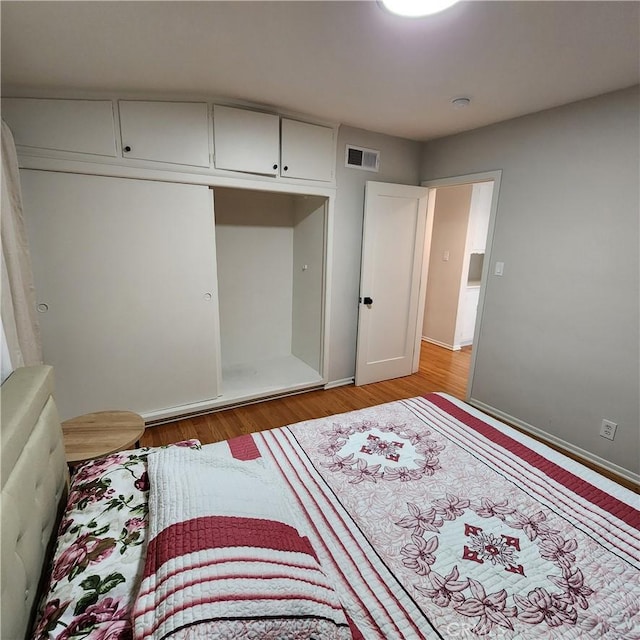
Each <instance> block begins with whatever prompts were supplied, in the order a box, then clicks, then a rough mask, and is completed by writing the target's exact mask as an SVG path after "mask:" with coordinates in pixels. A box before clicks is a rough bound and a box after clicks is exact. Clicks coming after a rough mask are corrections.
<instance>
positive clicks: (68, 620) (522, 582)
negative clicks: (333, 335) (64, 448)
mask: <svg viewBox="0 0 640 640" xmlns="http://www.w3.org/2000/svg"><path fill="white" fill-rule="evenodd" d="M51 393H52V373H51V370H50V369H49V368H48V367H31V368H27V369H21V370H18V371H16V372H15V373H14V374H12V375H11V376H10V377H9V379H8V380H7V381H5V383H4V384H3V387H2V413H3V416H2V417H3V424H2V445H3V446H2V638H3V640H4V639H6V640H13V639H14V638H15V639H19V638H22V637H25V636H26V637H33V638H38V639H40V638H50V639H53V638H57V639H58V640H67V639H75V638H88V639H89V640H117V639H125V638H127V639H129V638H132V637H134V638H150V639H160V638H172V639H173V638H184V639H185V640H186V639H188V638H189V639H191V638H223V639H226V638H245V637H246V638H261V639H267V638H273V639H274V640H275V639H278V640H283V639H284V638H296V639H302V638H316V639H317V640H320V639H322V640H331V639H334V638H335V639H336V640H342V639H346V638H355V639H357V640H358V639H362V638H364V639H366V640H369V639H372V640H373V639H376V640H377V639H379V640H395V639H405V638H406V639H417V638H428V639H431V638H489V637H490V638H510V639H522V638H527V639H528V638H545V639H546V638H562V639H565V638H566V639H575V640H578V639H584V638H594V639H595V638H597V639H599V640H600V639H611V640H627V639H628V640H633V639H636V640H637V639H640V582H639V576H640V571H639V566H640V536H639V534H638V530H639V527H640V514H639V512H638V496H637V495H636V494H634V493H633V492H631V491H629V490H628V489H625V488H624V487H622V486H620V485H618V484H616V483H614V482H612V481H609V480H607V479H606V478H604V477H602V476H600V475H598V474H596V473H594V472H592V471H590V470H589V469H587V468H585V467H584V466H582V465H580V464H579V463H577V462H574V461H573V460H571V459H569V458H567V457H565V456H563V455H561V454H559V453H557V452H555V451H553V450H551V449H550V448H548V447H546V446H545V445H543V444H541V443H539V442H537V441H534V440H532V439H531V438H528V437H527V436H525V435H523V434H520V433H519V432H516V431H515V430H513V429H511V428H509V427H507V426H505V425H504V424H502V423H500V422H498V421H496V420H494V419H492V418H490V417H489V416H487V415H485V414H483V413H481V412H479V411H477V410H475V409H473V408H472V407H470V406H469V405H467V404H465V403H463V402H461V401H459V400H457V399H454V398H452V397H450V396H448V395H446V394H429V395H427V396H425V397H419V398H412V399H409V400H403V401H398V402H392V403H388V404H384V405H379V406H376V407H371V408H369V409H364V410H361V411H354V412H350V413H345V414H340V415H335V416H331V417H329V418H325V419H320V420H311V421H307V422H302V423H298V424H295V425H290V426H288V427H283V428H280V429H274V430H270V431H265V432H261V433H255V434H252V435H247V436H242V437H240V438H235V439H233V440H229V441H226V442H221V443H217V444H212V445H200V443H198V442H197V441H187V442H183V443H176V444H175V445H170V446H168V447H165V448H156V449H149V448H143V449H137V450H132V451H125V452H120V453H118V454H114V455H112V456H108V457H107V458H103V459H100V460H96V461H92V462H88V463H85V464H83V465H81V466H79V467H78V468H77V469H76V470H75V471H74V474H73V476H72V478H71V482H70V486H69V491H68V497H66V498H63V494H64V489H65V484H66V476H65V464H64V458H63V456H62V454H61V445H60V437H61V436H60V427H59V422H58V421H57V419H56V414H55V404H54V403H53V399H52V395H51ZM6 419H8V420H6ZM7 425H9V427H8V432H7V435H5V431H6V430H7ZM18 433H19V434H20V439H16V438H17V436H16V434H18ZM7 443H9V446H7ZM34 474H35V476H37V477H35V476H34ZM43 488H46V490H45V489H43ZM61 498H63V499H62V503H63V504H64V505H65V508H64V513H63V515H62V518H61V521H60V522H59V524H58V525H57V539H56V542H55V545H54V548H53V557H52V559H51V560H48V561H45V557H46V546H47V544H46V542H47V540H48V537H49V535H48V534H49V532H50V531H51V530H52V528H53V522H54V521H55V518H56V513H57V510H58V504H59V503H60V501H61ZM34 531H35V532H36V533H35V534H34V533H33V532H34ZM54 537H55V536H54ZM43 566H44V567H45V569H44V572H43V573H44V578H43V587H44V589H43V595H42V597H41V598H39V600H38V602H39V604H38V606H37V615H36V619H35V620H33V619H30V611H31V609H32V606H33V605H34V603H35V600H34V599H35V591H36V590H37V584H38V581H39V580H40V573H41V568H42V567H43Z"/></svg>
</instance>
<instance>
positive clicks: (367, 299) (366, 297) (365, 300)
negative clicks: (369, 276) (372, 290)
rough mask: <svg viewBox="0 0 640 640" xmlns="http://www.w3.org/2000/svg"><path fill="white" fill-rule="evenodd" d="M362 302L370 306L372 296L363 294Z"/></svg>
mask: <svg viewBox="0 0 640 640" xmlns="http://www.w3.org/2000/svg"><path fill="white" fill-rule="evenodd" d="M362 302H364V303H365V304H366V305H368V306H371V305H372V304H373V298H370V297H369V296H365V298H364V300H363V301H362Z"/></svg>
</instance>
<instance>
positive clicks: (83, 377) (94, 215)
mask: <svg viewBox="0 0 640 640" xmlns="http://www.w3.org/2000/svg"><path fill="white" fill-rule="evenodd" d="M21 179H22V188H23V196H24V208H25V216H26V219H27V228H28V233H29V243H30V247H31V252H32V258H33V268H34V278H35V284H36V297H37V302H38V310H39V311H40V314H39V319H40V324H41V331H42V337H43V345H44V357H45V361H46V362H47V363H48V364H51V365H53V366H54V370H55V376H56V400H57V404H58V407H59V410H60V413H61V417H62V419H63V420H64V419H66V418H69V417H71V416H74V415H78V414H82V413H86V412H90V411H100V410H108V409H130V410H133V411H137V412H139V413H142V414H146V415H147V416H149V415H150V416H152V417H157V415H158V412H160V414H162V411H163V410H164V409H168V408H172V407H177V406H182V405H191V404H194V403H198V402H202V401H205V400H208V399H212V398H215V397H216V396H217V395H218V377H219V363H218V342H219V334H218V331H219V330H218V307H217V292H216V286H217V282H216V261H215V238H214V220H213V206H212V202H211V200H212V199H211V194H210V191H209V189H208V188H207V187H203V186H195V185H182V184H171V183H163V182H153V181H146V180H129V179H124V178H109V177H100V176H87V175H74V174H65V173H54V172H44V171H30V170H23V171H22V172H21Z"/></svg>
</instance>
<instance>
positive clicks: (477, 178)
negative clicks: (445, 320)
mask: <svg viewBox="0 0 640 640" xmlns="http://www.w3.org/2000/svg"><path fill="white" fill-rule="evenodd" d="M501 179H502V169H496V170H494V171H483V172H480V173H468V174H465V175H460V176H452V177H449V178H437V179H435V180H423V181H422V182H421V183H420V185H421V186H423V187H427V188H428V189H429V196H428V201H427V236H426V239H425V252H424V263H423V265H425V266H424V267H423V277H422V282H423V286H424V296H425V298H423V303H422V304H423V307H424V299H426V287H427V277H428V265H429V256H430V252H431V240H432V237H433V236H432V231H433V212H434V209H435V193H436V191H435V190H436V189H437V188H438V187H453V186H461V185H467V184H475V183H477V182H489V181H493V193H492V194H491V208H490V212H489V228H488V230H487V243H486V246H485V252H484V256H485V259H484V262H483V265H482V277H481V280H480V296H479V299H478V312H477V314H476V323H475V327H474V331H473V345H472V351H471V365H470V366H469V376H468V378H467V389H466V392H465V399H466V400H467V401H469V399H470V398H471V389H472V387H473V376H474V372H475V366H476V357H477V354H478V343H479V340H480V329H481V327H482V318H483V315H484V301H485V296H486V290H487V281H488V279H489V273H490V270H491V263H492V262H493V260H492V252H493V235H494V231H495V224H496V213H497V210H498V200H499V197H500V181H501ZM421 288H422V287H421ZM422 294H423V292H422V291H421V295H422ZM419 328H421V327H419ZM421 333H422V332H421Z"/></svg>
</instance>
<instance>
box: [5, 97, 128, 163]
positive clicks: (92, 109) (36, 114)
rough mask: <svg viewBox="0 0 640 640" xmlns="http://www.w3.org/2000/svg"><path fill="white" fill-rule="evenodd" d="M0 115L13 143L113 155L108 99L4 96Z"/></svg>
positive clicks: (114, 138)
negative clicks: (5, 123) (47, 98)
mask: <svg viewBox="0 0 640 640" xmlns="http://www.w3.org/2000/svg"><path fill="white" fill-rule="evenodd" d="M2 118H3V120H5V121H6V122H8V123H9V127H10V128H11V132H12V133H13V137H14V139H15V142H16V144H17V145H21V146H23V147H30V148H33V149H51V150H53V151H71V152H75V153H87V154H91V155H97V156H111V157H115V155H116V131H115V124H114V119H113V106H112V103H111V101H110V100H41V99H35V98H5V99H3V100H2Z"/></svg>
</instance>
